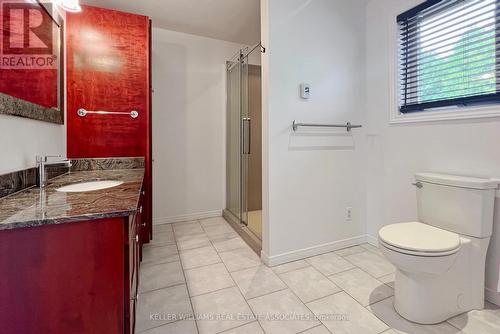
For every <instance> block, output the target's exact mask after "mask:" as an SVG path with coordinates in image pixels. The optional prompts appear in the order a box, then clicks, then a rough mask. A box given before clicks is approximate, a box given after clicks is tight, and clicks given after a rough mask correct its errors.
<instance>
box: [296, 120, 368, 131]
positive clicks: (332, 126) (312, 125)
mask: <svg viewBox="0 0 500 334" xmlns="http://www.w3.org/2000/svg"><path fill="white" fill-rule="evenodd" d="M301 126H307V127H317V128H320V127H321V128H346V129H347V131H348V132H351V129H356V128H361V127H363V126H362V125H352V124H351V123H350V122H347V123H346V124H313V123H298V122H297V121H293V124H292V128H293V131H297V130H298V129H299V127H301Z"/></svg>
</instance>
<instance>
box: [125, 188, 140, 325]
mask: <svg viewBox="0 0 500 334" xmlns="http://www.w3.org/2000/svg"><path fill="white" fill-rule="evenodd" d="M143 226H144V192H143V191H141V196H140V199H139V204H138V206H137V213H136V215H135V216H130V217H129V224H128V228H129V235H128V245H127V247H126V248H125V251H126V253H127V254H126V259H128V275H127V276H128V281H126V283H125V333H134V328H135V318H136V317H135V313H136V307H137V299H138V297H139V269H140V263H141V254H142V242H141V229H142V227H143Z"/></svg>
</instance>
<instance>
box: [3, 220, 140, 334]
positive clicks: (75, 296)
mask: <svg viewBox="0 0 500 334" xmlns="http://www.w3.org/2000/svg"><path fill="white" fill-rule="evenodd" d="M141 221H142V216H141V214H140V212H138V213H137V214H136V215H133V216H129V217H118V218H105V219H97V220H90V221H81V222H68V223H63V224H53V225H44V226H39V227H30V228H19V229H13V230H5V231H0V273H1V276H2V277H1V279H0V296H2V297H1V298H0V333H2V334H19V333H23V334H31V333H33V334H35V333H37V334H38V333H53V334H57V333H61V334H62V333H65V334H66V333H74V334H77V333H81V334H84V333H85V334H89V333H95V334H108V333H130V334H132V333H134V327H135V312H136V306H137V305H136V303H137V294H138V286H139V266H140V261H139V253H140V245H141V244H140V238H139V233H140V225H141Z"/></svg>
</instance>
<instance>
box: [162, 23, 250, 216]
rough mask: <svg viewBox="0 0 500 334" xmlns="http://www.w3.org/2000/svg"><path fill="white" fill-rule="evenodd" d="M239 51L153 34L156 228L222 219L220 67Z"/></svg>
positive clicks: (226, 45) (222, 44)
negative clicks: (162, 225)
mask: <svg viewBox="0 0 500 334" xmlns="http://www.w3.org/2000/svg"><path fill="white" fill-rule="evenodd" d="M241 47H242V45H239V44H235V43H230V42H225V41H221V40H215V39H210V38H205V37H199V36H194V35H189V34H183V33H178V32H173V31H168V30H163V29H158V28H153V88H154V93H153V158H154V165H153V184H154V187H153V191H154V194H153V198H154V203H153V207H154V209H153V210H154V211H153V220H154V222H155V223H165V222H172V221H179V220H189V219H197V218H200V217H206V216H213V215H220V214H221V213H222V209H223V208H224V206H225V198H224V196H225V145H226V143H225V127H226V114H225V108H226V86H225V85H226V69H225V68H226V67H225V66H226V61H227V60H229V59H231V57H232V56H233V55H234V54H235V53H237V52H238V50H239V49H240V48H241Z"/></svg>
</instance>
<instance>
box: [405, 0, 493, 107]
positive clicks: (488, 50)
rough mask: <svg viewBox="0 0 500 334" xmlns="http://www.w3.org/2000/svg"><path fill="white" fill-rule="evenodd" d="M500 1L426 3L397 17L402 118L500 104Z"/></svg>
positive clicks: (437, 0)
mask: <svg viewBox="0 0 500 334" xmlns="http://www.w3.org/2000/svg"><path fill="white" fill-rule="evenodd" d="M499 4H500V0H429V1H425V2H423V3H422V4H420V5H418V6H416V7H414V8H412V9H410V10H408V11H406V12H404V13H402V14H401V15H399V16H398V17H397V23H398V29H399V59H398V60H399V91H400V99H399V100H400V101H399V103H400V112H401V113H408V112H416V111H423V110H428V109H432V108H439V107H447V106H460V105H462V106H463V105H475V104H485V103H486V104H487V103H499V102H500V90H499V82H500V80H499V75H500V73H499V68H500V61H499V60H500V50H499V43H500V39H499V37H500V20H499V19H500V11H499V7H500V6H499Z"/></svg>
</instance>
